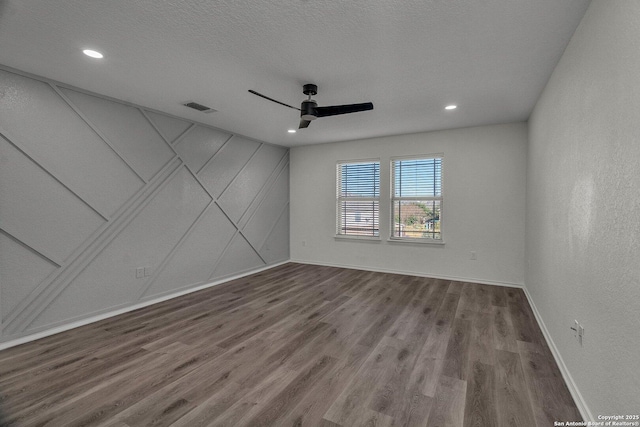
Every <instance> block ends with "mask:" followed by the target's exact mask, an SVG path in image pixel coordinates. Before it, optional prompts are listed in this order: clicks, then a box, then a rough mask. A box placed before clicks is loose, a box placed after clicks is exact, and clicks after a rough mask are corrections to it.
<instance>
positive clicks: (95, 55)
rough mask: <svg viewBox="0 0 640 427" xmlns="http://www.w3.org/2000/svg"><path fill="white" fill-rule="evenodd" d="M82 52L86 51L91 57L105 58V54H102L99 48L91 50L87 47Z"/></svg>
mask: <svg viewBox="0 0 640 427" xmlns="http://www.w3.org/2000/svg"><path fill="white" fill-rule="evenodd" d="M82 53H84V54H85V55H87V56H89V57H91V58H95V59H101V58H104V55H103V54H101V53H100V52H98V51H97V50H91V49H85V50H83V51H82Z"/></svg>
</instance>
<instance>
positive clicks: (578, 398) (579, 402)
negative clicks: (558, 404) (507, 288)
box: [523, 287, 597, 422]
mask: <svg viewBox="0 0 640 427" xmlns="http://www.w3.org/2000/svg"><path fill="white" fill-rule="evenodd" d="M523 289H524V293H525V295H526V296H527V300H528V301H529V305H530V306H531V309H532V310H533V315H534V316H535V317H536V321H537V322H538V326H539V327H540V330H541V331H542V335H544V339H545V340H546V341H547V346H549V349H550V350H551V354H553V358H554V359H555V360H556V364H557V365H558V368H559V369H560V373H561V374H562V378H563V379H564V382H565V383H566V384H567V387H568V388H569V392H570V393H571V397H573V401H574V402H575V404H576V406H577V407H578V411H580V415H582V418H583V419H584V421H592V422H594V421H597V420H596V419H595V418H593V415H592V414H591V411H590V410H589V407H588V406H587V402H585V400H584V398H583V397H582V394H581V393H580V390H578V386H577V385H576V383H575V382H574V381H573V377H572V376H571V373H569V370H568V369H567V365H565V363H564V360H563V359H562V356H561V355H560V352H559V351H558V348H557V347H556V344H555V343H554V342H553V338H551V334H549V330H548V329H547V327H546V325H545V324H544V321H543V320H542V316H540V312H539V311H538V308H537V307H536V304H535V303H534V302H533V298H532V297H531V294H530V293H529V291H528V290H527V288H526V287H525V288H523Z"/></svg>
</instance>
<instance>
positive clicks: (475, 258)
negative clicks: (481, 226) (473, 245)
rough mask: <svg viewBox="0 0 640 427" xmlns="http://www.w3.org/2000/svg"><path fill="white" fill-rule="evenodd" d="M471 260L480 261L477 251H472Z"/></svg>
mask: <svg viewBox="0 0 640 427" xmlns="http://www.w3.org/2000/svg"><path fill="white" fill-rule="evenodd" d="M471 259H472V260H477V259H478V255H477V254H476V251H471Z"/></svg>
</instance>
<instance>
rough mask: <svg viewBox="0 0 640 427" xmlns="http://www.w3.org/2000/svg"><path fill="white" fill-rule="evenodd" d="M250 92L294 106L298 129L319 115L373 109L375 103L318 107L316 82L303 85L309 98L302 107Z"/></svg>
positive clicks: (251, 91)
mask: <svg viewBox="0 0 640 427" xmlns="http://www.w3.org/2000/svg"><path fill="white" fill-rule="evenodd" d="M249 92H250V93H252V94H254V95H258V96H259V97H261V98H264V99H268V100H269V101H273V102H275V103H277V104H280V105H284V106H285V107H289V108H293V109H294V110H298V111H300V127H299V128H298V129H303V128H306V127H309V124H310V123H311V121H312V120H315V119H317V118H318V117H328V116H337V115H339V114H348V113H357V112H359V111H368V110H373V104H372V103H371V102H364V103H362V104H347V105H331V106H328V107H318V104H317V103H316V101H314V100H313V99H311V97H312V96H314V95H316V94H317V93H318V86H316V85H314V84H306V85H304V86H302V93H304V94H305V95H307V96H308V98H307V99H305V100H304V101H302V105H301V106H300V108H296V107H293V106H291V105H289V104H285V103H284V102H280V101H278V100H275V99H273V98H269V97H268V96H266V95H263V94H261V93H258V92H256V91H255V90H251V89H249Z"/></svg>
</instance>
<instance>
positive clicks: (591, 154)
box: [525, 0, 640, 417]
mask: <svg viewBox="0 0 640 427" xmlns="http://www.w3.org/2000/svg"><path fill="white" fill-rule="evenodd" d="M638 40H640V2H638V1H637V0H616V1H608V0H597V1H593V2H592V3H591V5H590V7H589V9H588V11H587V13H586V14H585V16H584V18H583V20H582V22H581V23H580V25H579V26H578V28H577V30H576V32H575V34H574V36H573V38H572V40H571V42H570V43H569V45H568V46H567V49H566V51H565V53H564V55H563V56H562V59H561V60H560V62H559V63H558V65H557V67H556V69H555V71H554V73H553V75H552V77H551V79H550V80H549V83H548V84H547V86H546V88H545V90H544V92H543V93H542V95H541V97H540V99H539V101H538V103H537V105H536V107H535V110H534V113H533V115H532V116H531V119H530V121H529V151H528V177H527V221H526V256H527V267H526V276H525V282H526V285H527V288H528V290H529V292H530V294H531V296H532V298H533V301H534V303H535V305H536V306H537V308H538V310H539V312H540V314H541V317H542V319H543V320H544V323H545V325H546V327H547V330H548V332H549V334H550V336H551V337H552V339H553V342H554V344H555V346H556V348H557V349H558V351H559V353H560V354H561V356H562V359H563V361H564V363H565V364H566V366H567V368H568V371H569V372H570V374H571V376H572V381H573V382H574V383H575V385H576V386H577V389H578V390H579V391H580V393H581V394H582V398H583V399H584V402H585V403H586V406H587V408H588V409H590V411H591V414H592V416H593V417H597V415H600V414H602V415H611V414H637V413H638V408H639V407H640V406H639V405H638V404H639V403H640V397H639V396H640V340H638V337H640V334H639V333H638V331H639V330H640V219H639V218H640V216H639V212H640V142H639V136H640V79H639V78H638V76H639V74H638V73H639V71H638V70H640V55H639V52H640V51H639V50H638V48H639V45H638ZM574 319H577V320H578V321H579V322H580V323H581V324H582V325H583V326H584V327H585V337H584V342H583V344H582V346H581V345H580V344H579V343H578V342H577V341H576V340H575V339H574V337H573V331H571V330H570V329H569V328H570V327H571V326H572V323H573V320H574Z"/></svg>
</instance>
